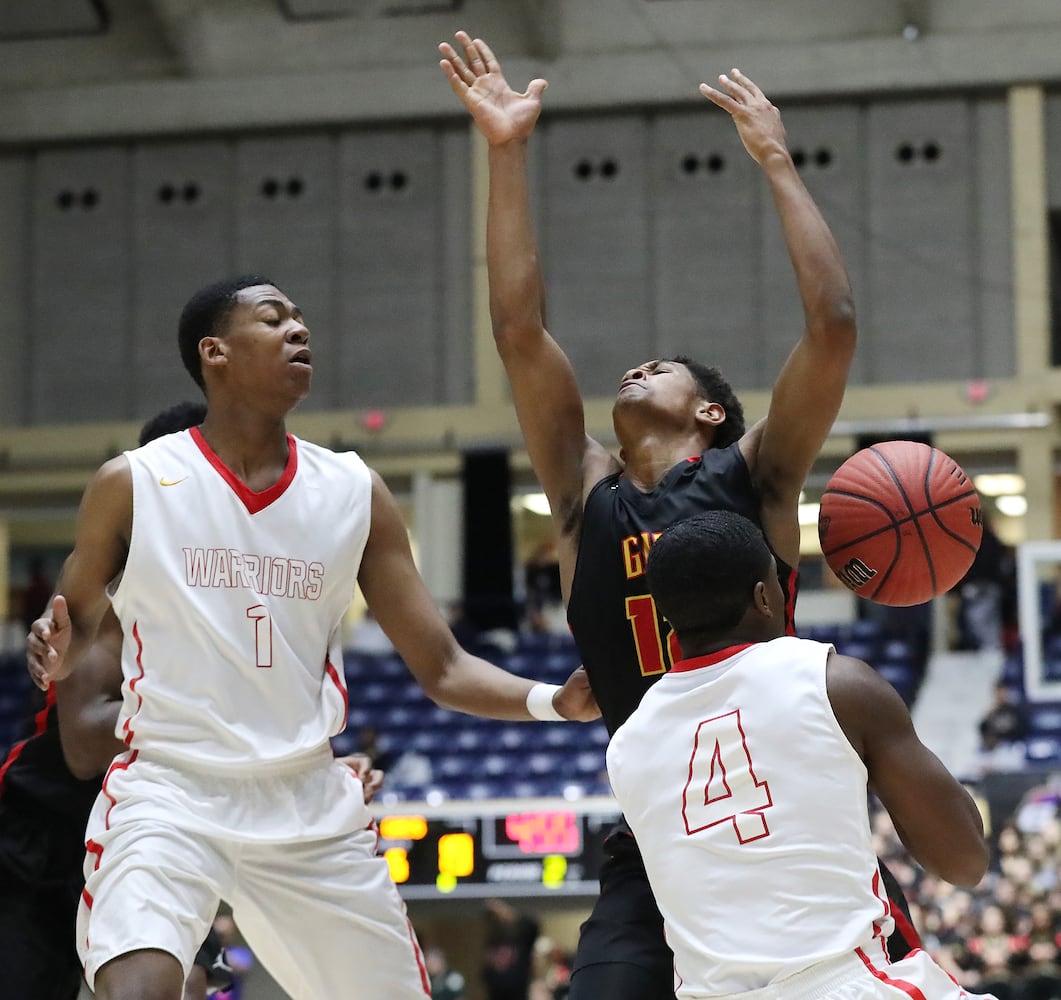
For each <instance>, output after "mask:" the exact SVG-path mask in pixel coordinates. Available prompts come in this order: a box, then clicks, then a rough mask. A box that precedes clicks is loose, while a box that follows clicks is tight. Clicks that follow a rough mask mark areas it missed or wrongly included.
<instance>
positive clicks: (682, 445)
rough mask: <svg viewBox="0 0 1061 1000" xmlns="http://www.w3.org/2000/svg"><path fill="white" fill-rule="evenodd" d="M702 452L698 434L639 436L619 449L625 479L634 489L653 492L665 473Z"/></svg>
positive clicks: (702, 446)
mask: <svg viewBox="0 0 1061 1000" xmlns="http://www.w3.org/2000/svg"><path fill="white" fill-rule="evenodd" d="M620 440H621V439H620ZM706 448H707V445H706V444H705V443H704V441H703V439H702V438H701V437H700V436H699V435H698V434H681V435H676V436H675V435H654V434H648V435H643V436H641V437H639V438H638V439H637V440H636V441H635V443H633V444H624V445H623V449H622V450H623V464H624V468H625V472H626V477H627V479H629V480H630V481H631V482H632V483H633V484H634V485H635V486H637V487H638V489H641V490H651V489H654V488H655V487H656V486H657V485H658V484H659V481H660V480H661V479H662V478H663V477H664V475H666V473H667V470H668V469H672V468H673V467H674V466H675V465H677V464H678V463H679V462H684V461H685V460H686V459H687V458H692V457H694V456H696V455H700V454H702V453H703V452H704V451H705V450H706Z"/></svg>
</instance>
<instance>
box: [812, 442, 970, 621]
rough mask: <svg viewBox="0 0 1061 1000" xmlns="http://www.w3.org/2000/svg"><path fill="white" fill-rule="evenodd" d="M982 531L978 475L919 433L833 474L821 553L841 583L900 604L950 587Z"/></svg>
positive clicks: (821, 521)
mask: <svg viewBox="0 0 1061 1000" xmlns="http://www.w3.org/2000/svg"><path fill="white" fill-rule="evenodd" d="M982 534H983V511H982V510H981V507H980V497H979V495H978V494H977V492H976V489H975V487H974V486H973V484H972V480H970V479H969V477H968V476H967V475H966V474H965V473H964V472H963V471H962V469H961V467H960V466H959V465H958V463H957V462H955V461H954V459H952V458H951V457H950V456H949V455H946V454H944V453H943V452H942V451H940V450H939V449H938V448H933V447H931V446H930V445H927V444H920V443H918V442H915V441H887V442H884V443H882V444H875V445H873V446H871V447H869V448H863V449H862V451H860V452H857V453H856V454H854V455H852V456H851V457H850V458H849V459H848V460H847V461H846V462H844V464H843V465H841V466H840V468H839V469H837V470H836V472H835V473H834V475H833V477H832V478H831V479H830V480H829V484H828V486H826V488H825V493H824V494H823V496H822V502H821V511H820V513H819V515H818V538H819V540H820V541H821V546H822V554H823V555H824V556H825V561H826V562H827V563H828V565H829V568H830V569H831V570H832V571H833V572H834V573H835V574H836V575H837V577H838V578H839V579H840V581H841V583H843V584H844V585H845V586H846V587H847V588H848V589H849V590H852V591H854V592H855V593H856V594H858V595H859V597H865V598H867V599H868V600H871V601H875V602H876V603H878V604H888V605H891V606H893V607H904V606H907V605H911V604H922V603H924V602H925V601H928V600H931V599H932V598H933V597H937V596H938V595H940V594H943V593H946V591H948V590H950V588H951V587H953V586H954V585H955V584H956V583H957V582H958V581H959V580H961V578H962V577H963V576H965V574H966V572H967V571H968V569H969V567H970V566H971V565H972V562H973V558H974V557H975V555H976V552H977V549H979V547H980V538H981V535H982Z"/></svg>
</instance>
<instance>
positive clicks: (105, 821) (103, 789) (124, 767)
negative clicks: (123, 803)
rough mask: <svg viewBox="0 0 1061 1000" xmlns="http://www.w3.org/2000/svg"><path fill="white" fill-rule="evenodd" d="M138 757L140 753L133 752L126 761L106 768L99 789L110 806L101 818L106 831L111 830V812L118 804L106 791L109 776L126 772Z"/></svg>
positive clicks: (137, 751)
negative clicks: (108, 800) (117, 772)
mask: <svg viewBox="0 0 1061 1000" xmlns="http://www.w3.org/2000/svg"><path fill="white" fill-rule="evenodd" d="M139 756H140V751H139V750H134V751H133V752H132V753H131V754H130V755H129V759H128V760H123V761H117V760H116V761H115V762H114V763H113V764H111V766H110V767H109V768H107V774H106V775H105V776H104V778H103V786H102V787H101V788H100V791H101V792H102V793H103V794H104V795H106V796H107V798H108V799H110V800H111V804H110V805H109V806H107V814H106V815H105V816H104V817H103V825H104V826H105V827H106V828H107V829H108V830H109V829H110V828H111V810H112V809H113V808H114V807H115V806H116V805H117V804H118V800H117V799H116V798H115V797H114V796H113V795H111V793H110V792H109V791H107V782H108V781H110V780H111V775H112V774H114V772H115V771H125V770H127V769H128V768H129V765H130V764H132V762H133V761H134V760H136V758H137V757H139Z"/></svg>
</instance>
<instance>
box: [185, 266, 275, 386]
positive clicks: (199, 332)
mask: <svg viewBox="0 0 1061 1000" xmlns="http://www.w3.org/2000/svg"><path fill="white" fill-rule="evenodd" d="M275 284H276V283H275V282H274V281H272V280H271V279H270V278H266V277H265V276H264V275H261V274H241V275H240V276H239V277H238V278H222V279H221V280H220V281H215V282H214V283H213V284H211V285H207V286H206V287H205V288H200V289H199V291H197V292H196V293H195V294H194V295H193V296H192V297H191V298H190V299H189V300H188V302H187V304H186V305H185V307H184V308H183V309H182V310H181V318H180V322H179V323H178V325H177V344H178V346H179V347H180V352H181V361H183V362H184V367H185V368H186V369H187V370H188V374H189V375H191V377H192V378H193V379H194V380H195V384H196V385H197V386H199V388H200V389H202V390H204V391H205V390H206V383H205V382H204V381H203V366H202V361H201V360H200V358H199V341H200V340H202V339H203V337H211V336H213V335H214V334H215V333H216V332H217V330H218V328H219V327H220V325H221V324H222V323H223V322H224V320H225V318H226V317H227V316H228V314H229V313H230V312H231V311H232V307H233V306H234V305H235V304H236V296H237V295H238V294H239V293H240V292H241V291H243V289H244V288H253V287H254V286H255V285H275Z"/></svg>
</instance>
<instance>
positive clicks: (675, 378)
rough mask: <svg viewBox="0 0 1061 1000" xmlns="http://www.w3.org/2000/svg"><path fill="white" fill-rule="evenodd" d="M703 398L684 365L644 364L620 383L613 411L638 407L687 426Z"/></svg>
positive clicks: (626, 375) (632, 369)
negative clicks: (666, 416)
mask: <svg viewBox="0 0 1061 1000" xmlns="http://www.w3.org/2000/svg"><path fill="white" fill-rule="evenodd" d="M702 399H703V397H702V396H701V394H700V387H699V386H698V385H697V383H696V379H694V378H693V376H692V373H691V372H690V371H689V369H688V368H686V367H685V365H683V364H681V363H680V362H677V361H658V360H657V361H646V362H645V363H644V364H643V365H639V366H638V367H637V368H631V369H630V370H629V371H627V372H625V373H624V374H623V377H622V379H620V381H619V392H618V393H617V394H616V397H615V405H614V407H613V411H619V410H622V409H625V408H627V407H635V406H636V407H639V408H646V409H651V410H653V411H658V412H659V413H660V415H661V416H662V415H664V414H666V415H669V416H670V417H672V418H673V419H675V420H679V421H681V422H683V423H685V422H690V421H692V420H693V417H694V415H695V413H696V411H697V407H698V405H699V404H700V403H701V402H702Z"/></svg>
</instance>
